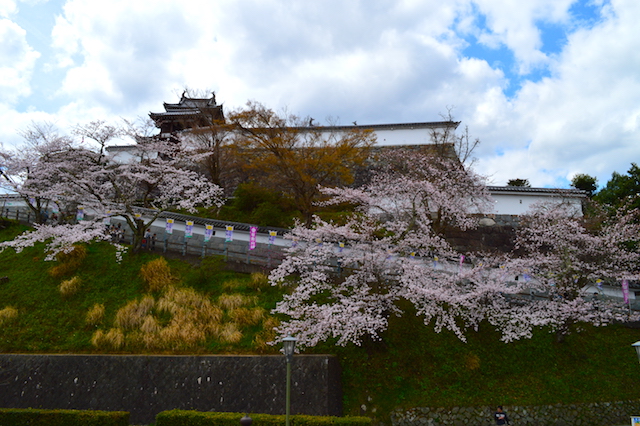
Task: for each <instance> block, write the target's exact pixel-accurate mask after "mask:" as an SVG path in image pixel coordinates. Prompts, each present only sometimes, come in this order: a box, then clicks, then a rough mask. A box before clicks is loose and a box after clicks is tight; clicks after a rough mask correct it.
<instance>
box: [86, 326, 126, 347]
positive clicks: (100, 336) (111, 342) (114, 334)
mask: <svg viewBox="0 0 640 426" xmlns="http://www.w3.org/2000/svg"><path fill="white" fill-rule="evenodd" d="M91 344H92V345H93V346H96V347H98V348H100V347H109V348H112V349H120V348H122V347H123V346H124V332H123V331H122V330H121V329H119V328H112V329H110V330H109V331H107V332H106V333H105V332H104V331H102V330H97V331H96V332H95V333H93V337H92V338H91Z"/></svg>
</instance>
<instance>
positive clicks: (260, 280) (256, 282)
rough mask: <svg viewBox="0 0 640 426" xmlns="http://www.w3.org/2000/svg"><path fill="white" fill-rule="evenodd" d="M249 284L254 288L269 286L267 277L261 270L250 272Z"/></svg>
mask: <svg viewBox="0 0 640 426" xmlns="http://www.w3.org/2000/svg"><path fill="white" fill-rule="evenodd" d="M249 286H250V287H251V288H254V289H256V290H257V289H259V288H262V287H269V277H268V276H267V275H266V274H263V273H262V272H254V273H253V274H251V281H250V282H249Z"/></svg>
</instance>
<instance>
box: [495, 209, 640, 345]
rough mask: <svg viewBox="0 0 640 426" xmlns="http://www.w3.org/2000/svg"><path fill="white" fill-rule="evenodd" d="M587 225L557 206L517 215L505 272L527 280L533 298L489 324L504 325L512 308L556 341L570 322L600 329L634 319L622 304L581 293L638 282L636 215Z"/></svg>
mask: <svg viewBox="0 0 640 426" xmlns="http://www.w3.org/2000/svg"><path fill="white" fill-rule="evenodd" d="M590 225H591V224H590V223H589V222H588V220H587V219H585V218H584V217H582V216H581V215H579V214H578V213H577V212H576V209H575V207H574V206H571V205H569V204H566V203H562V202H557V203H552V204H551V203H547V204H542V205H538V206H536V207H535V208H534V209H533V210H532V211H531V212H530V213H529V214H527V215H524V216H523V217H522V219H521V226H520V228H519V229H518V232H517V235H516V244H515V252H514V254H513V255H512V256H511V259H510V260H509V269H510V270H511V271H512V272H514V273H516V274H519V278H520V279H522V280H524V281H526V282H527V288H528V290H529V292H530V293H531V294H532V295H533V297H531V298H530V299H527V300H526V302H523V301H522V300H520V303H519V304H515V306H514V307H512V308H510V309H513V310H514V312H508V311H505V314H508V315H505V316H504V317H500V318H495V319H494V320H493V322H494V324H496V325H498V326H500V327H505V326H507V322H508V321H509V320H510V319H509V317H516V316H518V310H527V315H528V317H529V322H530V323H535V324H536V325H540V326H548V327H550V328H551V329H552V330H555V331H556V333H557V337H558V340H562V339H563V336H564V335H565V334H567V333H568V332H569V331H570V328H571V326H572V325H573V324H576V323H580V322H586V323H591V324H595V325H605V324H608V323H611V322H613V321H627V320H630V319H636V318H637V317H638V315H637V314H636V313H632V312H630V310H629V309H628V306H624V304H620V303H619V302H616V301H613V300H607V298H604V297H594V296H593V295H592V294H591V295H587V294H585V289H586V288H588V287H592V286H594V285H597V284H596V283H604V284H607V285H610V286H620V285H621V283H622V282H623V280H626V281H627V282H629V281H637V280H638V279H639V278H640V270H639V269H638V267H639V265H640V263H639V262H640V252H638V250H637V249H636V245H637V239H638V235H640V225H639V224H638V211H624V212H623V211H621V212H620V213H619V214H618V215H617V216H615V217H612V218H608V219H606V220H604V221H603V222H601V223H599V224H597V226H590ZM594 288H597V287H594ZM526 334H530V333H529V332H527V333H526Z"/></svg>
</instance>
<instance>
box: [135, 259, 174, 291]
mask: <svg viewBox="0 0 640 426" xmlns="http://www.w3.org/2000/svg"><path fill="white" fill-rule="evenodd" d="M140 276H141V277H142V279H143V280H144V282H145V284H146V285H147V290H148V291H152V292H156V291H162V290H165V289H166V288H167V287H169V286H170V285H171V284H173V283H174V282H175V281H176V278H175V277H174V276H173V275H172V274H171V268H170V267H169V264H168V263H167V260H166V259H165V258H164V257H159V258H157V259H154V260H152V261H150V262H147V263H146V264H144V265H142V267H141V268H140Z"/></svg>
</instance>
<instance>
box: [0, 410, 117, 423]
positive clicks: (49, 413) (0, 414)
mask: <svg viewBox="0 0 640 426" xmlns="http://www.w3.org/2000/svg"><path fill="white" fill-rule="evenodd" d="M0 424H1V425H3V426H22V425H32V426H128V425H129V413H128V412H126V411H92V410H37V409H32V408H28V409H21V408H0Z"/></svg>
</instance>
